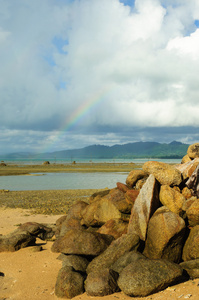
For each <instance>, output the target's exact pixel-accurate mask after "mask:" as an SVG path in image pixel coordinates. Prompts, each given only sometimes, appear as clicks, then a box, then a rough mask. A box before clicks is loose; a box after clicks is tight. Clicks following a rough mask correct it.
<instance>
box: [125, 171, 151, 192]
mask: <svg viewBox="0 0 199 300" xmlns="http://www.w3.org/2000/svg"><path fill="white" fill-rule="evenodd" d="M145 177H148V174H147V173H146V172H144V171H143V170H132V171H131V172H130V173H129V175H128V177H127V178H126V184H127V186H129V187H131V188H132V187H134V185H135V184H136V182H137V181H138V180H139V179H142V178H145Z"/></svg>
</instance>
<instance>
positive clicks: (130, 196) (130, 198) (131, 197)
mask: <svg viewBox="0 0 199 300" xmlns="http://www.w3.org/2000/svg"><path fill="white" fill-rule="evenodd" d="M138 195H139V191H138V190H128V191H127V192H126V193H125V199H126V201H127V202H128V203H131V204H132V206H133V205H134V203H135V200H136V198H137V196H138Z"/></svg>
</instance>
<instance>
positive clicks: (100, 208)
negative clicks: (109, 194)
mask: <svg viewBox="0 0 199 300" xmlns="http://www.w3.org/2000/svg"><path fill="white" fill-rule="evenodd" d="M82 218H83V219H82V220H81V225H86V226H88V227H89V226H102V225H103V224H105V223H106V222H107V221H108V220H110V219H121V218H122V214H121V212H120V211H119V210H118V208H117V207H116V206H115V205H114V204H113V203H112V202H111V201H110V200H108V199H106V198H102V199H101V200H96V201H95V202H93V203H91V204H90V205H88V206H87V207H86V208H85V209H83V211H82Z"/></svg>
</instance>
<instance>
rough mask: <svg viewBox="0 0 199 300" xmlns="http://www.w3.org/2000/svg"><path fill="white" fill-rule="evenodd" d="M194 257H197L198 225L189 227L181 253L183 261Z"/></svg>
mask: <svg viewBox="0 0 199 300" xmlns="http://www.w3.org/2000/svg"><path fill="white" fill-rule="evenodd" d="M196 258H199V225H197V226H195V227H193V228H192V229H191V231H190V233H189V236H188V239H187V240H186V242H185V245H184V248H183V253H182V259H183V260H184V261H188V260H192V259H196Z"/></svg>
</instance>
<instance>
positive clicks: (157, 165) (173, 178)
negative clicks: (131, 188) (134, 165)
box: [142, 161, 182, 186]
mask: <svg viewBox="0 0 199 300" xmlns="http://www.w3.org/2000/svg"><path fill="white" fill-rule="evenodd" d="M142 169H143V170H144V171H145V172H146V173H149V174H153V175H154V176H155V178H156V179H157V180H158V181H159V182H160V184H165V185H171V186H173V185H179V184H180V183H181V182H182V175H181V172H180V171H179V170H177V169H176V168H175V167H174V166H171V165H169V164H166V163H163V162H158V161H147V162H145V163H144V165H143V166H142Z"/></svg>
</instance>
